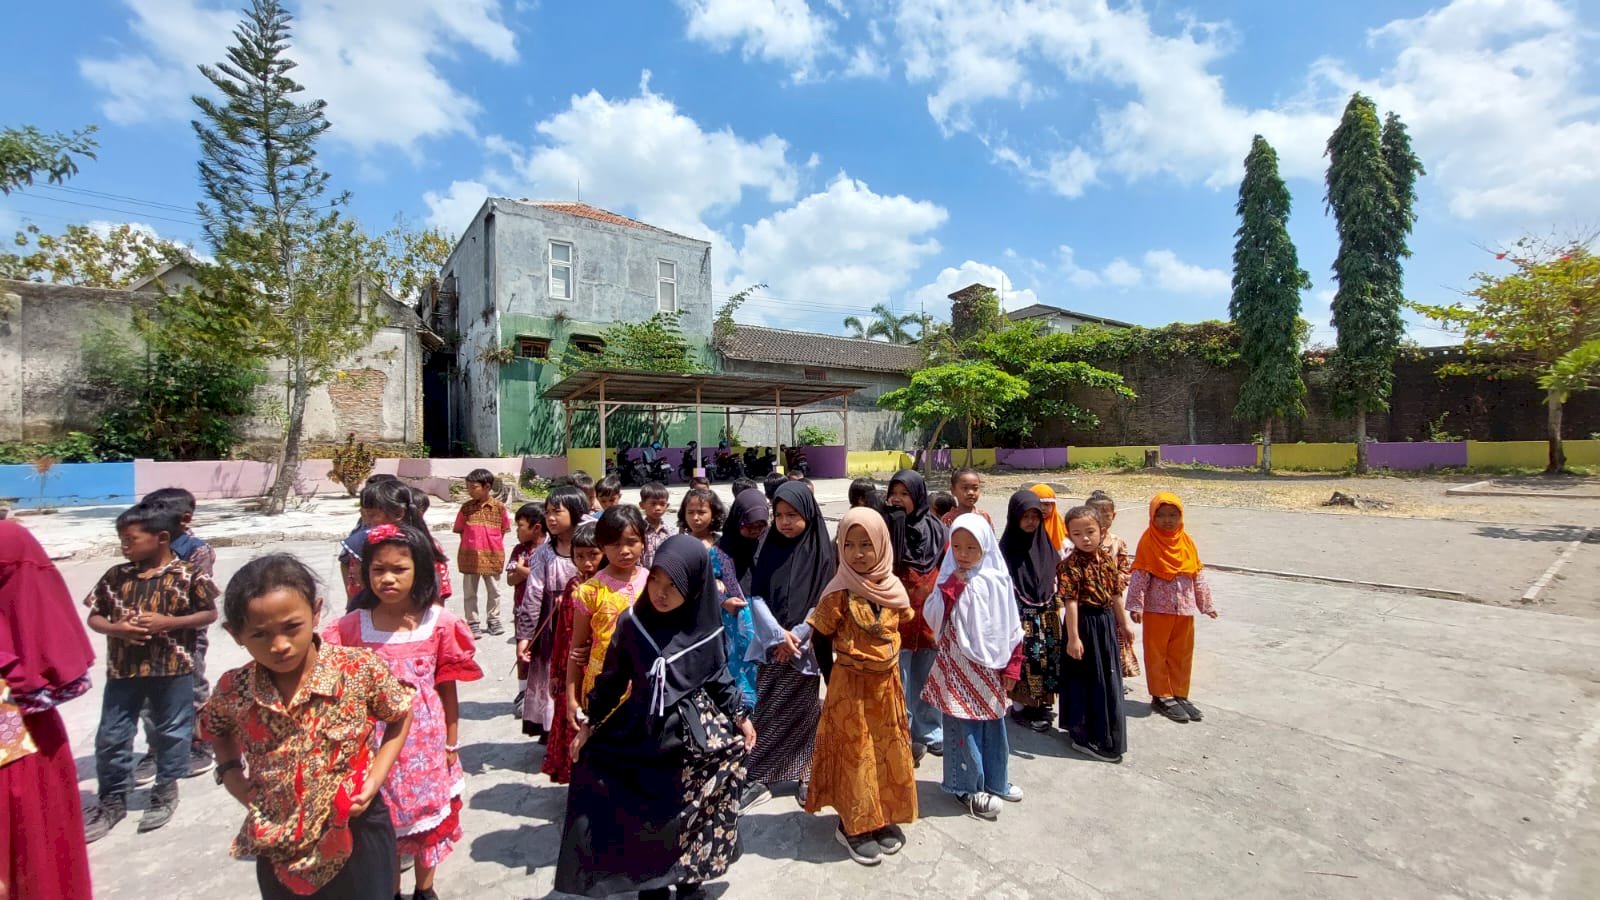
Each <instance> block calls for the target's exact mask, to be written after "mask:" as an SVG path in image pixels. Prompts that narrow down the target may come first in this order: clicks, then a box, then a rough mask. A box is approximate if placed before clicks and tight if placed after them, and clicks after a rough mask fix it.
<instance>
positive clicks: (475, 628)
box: [467, 622, 483, 641]
mask: <svg viewBox="0 0 1600 900" xmlns="http://www.w3.org/2000/svg"><path fill="white" fill-rule="evenodd" d="M467 630H469V631H471V632H472V639H473V640H475V641H477V640H482V639H483V626H482V625H479V624H478V623H477V622H468V623H467Z"/></svg>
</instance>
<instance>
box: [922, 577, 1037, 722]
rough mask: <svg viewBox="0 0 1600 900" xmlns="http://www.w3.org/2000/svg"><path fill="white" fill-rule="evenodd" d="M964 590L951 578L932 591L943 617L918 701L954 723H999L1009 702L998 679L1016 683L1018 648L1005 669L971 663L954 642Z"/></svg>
mask: <svg viewBox="0 0 1600 900" xmlns="http://www.w3.org/2000/svg"><path fill="white" fill-rule="evenodd" d="M966 588H967V583H966V582H965V581H962V580H961V579H959V578H951V579H949V580H947V581H945V582H944V583H943V584H941V585H939V587H938V588H937V589H936V590H938V591H939V592H940V593H941V594H943V595H944V608H945V616H944V621H943V622H941V623H940V628H939V634H938V645H939V658H938V659H937V660H936V661H935V662H934V664H933V669H932V671H930V672H929V673H928V683H927V685H926V686H925V687H923V689H922V699H923V701H924V702H926V703H931V704H933V706H934V708H935V709H937V710H939V711H940V712H942V713H944V714H945V715H949V716H955V717H956V718H958V719H968V720H971V721H974V722H982V721H988V720H993V719H1003V718H1005V714H1006V710H1007V709H1009V708H1010V707H1011V699H1010V697H1008V696H1007V695H1006V688H1005V684H1004V683H1003V682H1002V681H1001V679H1002V678H1003V677H1004V678H1011V679H1016V678H1018V677H1019V676H1020V675H1021V674H1022V644H1021V643H1018V644H1017V648H1016V650H1014V651H1013V652H1012V655H1011V662H1010V663H1009V665H1008V666H1007V668H1005V669H991V668H989V667H987V666H982V665H979V664H978V663H975V662H973V661H972V659H971V658H969V657H968V656H967V654H966V652H965V651H964V650H962V649H961V644H960V642H959V641H958V640H957V639H956V623H955V609H956V604H957V603H959V602H961V595H962V594H963V593H964V592H965V591H966Z"/></svg>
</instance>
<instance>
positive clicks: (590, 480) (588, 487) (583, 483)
mask: <svg viewBox="0 0 1600 900" xmlns="http://www.w3.org/2000/svg"><path fill="white" fill-rule="evenodd" d="M567 481H568V482H570V483H571V484H572V486H573V487H575V488H577V489H578V490H580V491H583V496H585V497H587V498H588V499H589V516H590V517H591V518H595V519H598V518H600V507H599V506H597V505H595V487H594V476H593V475H590V474H589V473H588V472H585V471H584V470H582V469H579V470H577V471H576V472H573V473H572V474H571V475H568V476H567ZM618 484H621V482H618ZM574 524H576V523H574Z"/></svg>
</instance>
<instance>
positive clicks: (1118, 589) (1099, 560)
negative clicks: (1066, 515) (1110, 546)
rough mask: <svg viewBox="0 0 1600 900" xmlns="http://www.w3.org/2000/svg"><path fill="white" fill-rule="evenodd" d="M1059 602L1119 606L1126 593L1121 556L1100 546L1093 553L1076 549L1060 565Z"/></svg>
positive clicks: (1058, 575) (1058, 578) (1107, 606)
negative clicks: (1121, 568) (1119, 563)
mask: <svg viewBox="0 0 1600 900" xmlns="http://www.w3.org/2000/svg"><path fill="white" fill-rule="evenodd" d="M1056 578H1057V582H1058V584H1057V588H1058V590H1057V593H1056V601H1057V602H1058V603H1060V604H1062V605H1066V604H1068V603H1072V602H1074V601H1075V602H1077V603H1080V604H1083V605H1086V606H1101V607H1105V608H1107V609H1109V608H1111V607H1114V606H1116V604H1117V597H1119V596H1121V594H1122V573H1121V572H1120V571H1119V570H1118V568H1117V558H1116V557H1115V556H1114V555H1112V554H1111V553H1109V552H1107V551H1106V549H1105V548H1104V547H1100V548H1098V549H1096V550H1095V552H1093V553H1084V552H1083V551H1081V550H1073V551H1072V552H1071V553H1070V554H1068V555H1067V558H1066V559H1064V560H1062V561H1061V562H1060V564H1058V565H1057V566H1056Z"/></svg>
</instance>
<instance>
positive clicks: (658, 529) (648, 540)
mask: <svg viewBox="0 0 1600 900" xmlns="http://www.w3.org/2000/svg"><path fill="white" fill-rule="evenodd" d="M669 537H672V532H671V531H670V530H669V529H668V528H667V522H666V520H665V519H662V520H661V522H660V523H658V524H655V525H651V524H650V520H649V519H645V520H644V553H643V554H641V555H640V556H639V565H640V566H641V567H642V568H645V569H649V568H650V565H651V563H653V562H654V561H655V558H656V549H657V548H659V547H660V546H661V545H662V544H665V543H666V542H667V538H669Z"/></svg>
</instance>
